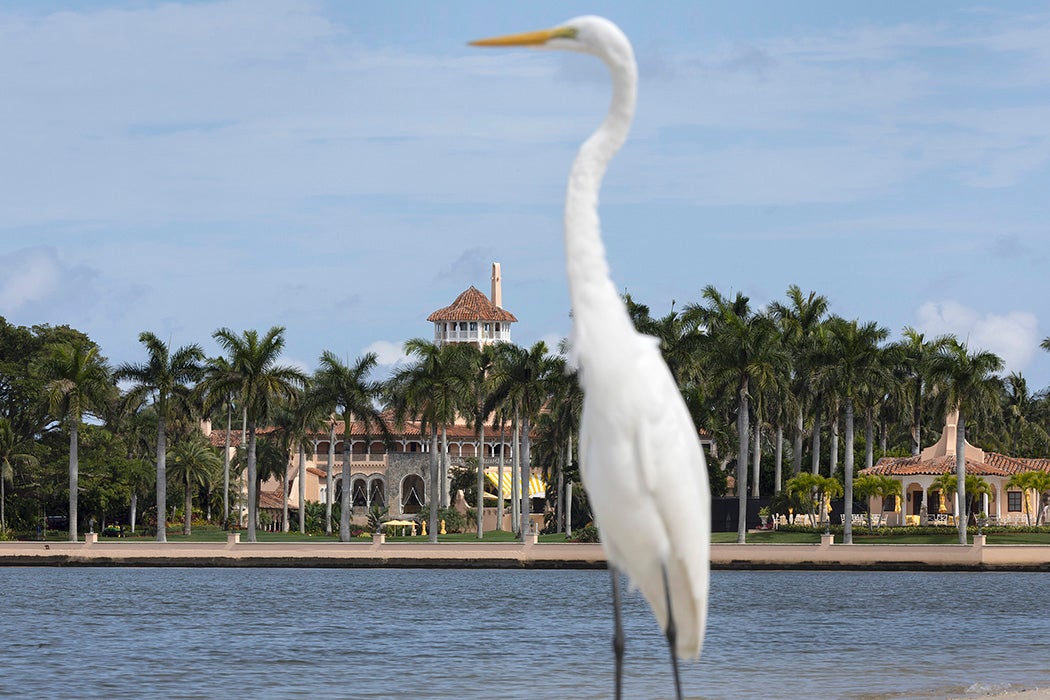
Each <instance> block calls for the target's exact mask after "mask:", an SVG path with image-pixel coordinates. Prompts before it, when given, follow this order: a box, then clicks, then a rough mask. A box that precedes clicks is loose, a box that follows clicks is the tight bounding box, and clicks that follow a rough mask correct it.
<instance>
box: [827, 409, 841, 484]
mask: <svg viewBox="0 0 1050 700" xmlns="http://www.w3.org/2000/svg"><path fill="white" fill-rule="evenodd" d="M835 403H836V406H835V410H834V411H832V413H831V445H830V449H829V450H828V451H829V452H830V455H829V458H830V459H829V461H830V464H829V466H828V476H830V477H831V478H835V474H836V472H838V470H839V409H838V402H837V401H836V402H835Z"/></svg>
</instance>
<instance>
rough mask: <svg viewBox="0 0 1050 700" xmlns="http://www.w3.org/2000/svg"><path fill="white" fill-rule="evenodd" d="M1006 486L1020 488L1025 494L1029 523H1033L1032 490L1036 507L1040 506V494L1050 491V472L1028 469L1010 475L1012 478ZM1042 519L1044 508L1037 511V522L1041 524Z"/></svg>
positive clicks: (1025, 508)
mask: <svg viewBox="0 0 1050 700" xmlns="http://www.w3.org/2000/svg"><path fill="white" fill-rule="evenodd" d="M1006 488H1008V489H1020V490H1021V492H1022V493H1023V494H1024V512H1025V515H1026V516H1027V517H1028V524H1029V525H1031V524H1032V510H1033V505H1032V501H1031V500H1030V496H1031V495H1032V494H1031V493H1030V492H1034V495H1035V498H1034V501H1035V504H1034V507H1036V508H1038V505H1039V501H1040V496H1041V495H1042V494H1043V493H1045V492H1047V491H1050V473H1047V472H1043V471H1028V472H1020V473H1018V474H1014V475H1013V476H1011V477H1010V480H1009V481H1007V482H1006ZM1041 520H1042V509H1041V508H1039V509H1038V510H1037V511H1036V521H1035V524H1036V525H1039V524H1040V521H1041Z"/></svg>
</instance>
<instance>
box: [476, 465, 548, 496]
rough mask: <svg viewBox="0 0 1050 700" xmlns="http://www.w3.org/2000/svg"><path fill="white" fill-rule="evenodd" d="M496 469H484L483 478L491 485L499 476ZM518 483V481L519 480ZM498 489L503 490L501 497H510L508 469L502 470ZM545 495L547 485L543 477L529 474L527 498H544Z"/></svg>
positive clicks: (497, 481) (494, 483) (497, 482)
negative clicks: (501, 478) (501, 480)
mask: <svg viewBox="0 0 1050 700" xmlns="http://www.w3.org/2000/svg"><path fill="white" fill-rule="evenodd" d="M498 471H499V470H498V469H486V470H485V478H486V479H488V481H489V483H490V484H492V485H493V486H496V485H497V484H499V477H498V475H497V472H498ZM519 483H520V482H519ZM499 486H500V490H501V491H503V498H510V494H511V481H510V469H504V470H503V483H502V484H499ZM546 497H547V485H546V484H544V483H543V479H541V478H540V477H538V476H536V475H535V474H533V475H531V476H530V478H529V498H546Z"/></svg>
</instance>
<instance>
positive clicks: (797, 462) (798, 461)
mask: <svg viewBox="0 0 1050 700" xmlns="http://www.w3.org/2000/svg"><path fill="white" fill-rule="evenodd" d="M804 431H805V427H804V426H803V418H802V409H801V408H800V409H798V417H797V418H796V419H795V440H794V442H792V443H791V453H792V454H791V476H798V473H799V472H800V471H802V433H803V432H804Z"/></svg>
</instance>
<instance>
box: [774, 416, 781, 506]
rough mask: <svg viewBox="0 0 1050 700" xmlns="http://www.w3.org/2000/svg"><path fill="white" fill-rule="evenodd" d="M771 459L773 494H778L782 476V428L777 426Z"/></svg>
mask: <svg viewBox="0 0 1050 700" xmlns="http://www.w3.org/2000/svg"><path fill="white" fill-rule="evenodd" d="M774 455H775V456H774V458H773V493H780V489H781V487H782V480H783V476H784V428H783V426H780V425H777V439H776V447H775V452H774Z"/></svg>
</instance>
